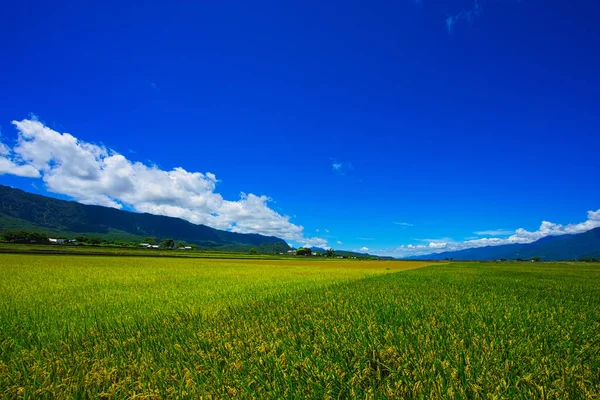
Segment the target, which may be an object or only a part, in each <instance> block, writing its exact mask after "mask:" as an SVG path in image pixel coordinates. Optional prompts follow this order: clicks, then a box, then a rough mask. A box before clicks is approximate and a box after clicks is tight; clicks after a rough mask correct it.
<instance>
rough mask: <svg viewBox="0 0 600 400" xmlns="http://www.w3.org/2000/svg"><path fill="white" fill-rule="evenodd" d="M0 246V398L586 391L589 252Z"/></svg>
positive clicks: (596, 376) (598, 275)
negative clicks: (183, 251) (443, 254)
mask: <svg viewBox="0 0 600 400" xmlns="http://www.w3.org/2000/svg"><path fill="white" fill-rule="evenodd" d="M427 265H428V264H427V263H426V262H395V261H331V260H330V261H312V260H304V259H300V260H298V259H290V260H285V261H282V260H213V259H180V258H172V259H168V258H136V257H127V258H120V257H86V256H41V255H14V254H5V255H0V396H4V397H8V398H13V397H27V398H31V397H35V398H40V397H47V398H57V397H62V398H64V397H80V398H83V397H90V398H97V397H105V398H111V397H115V398H128V397H136V396H140V397H142V396H144V397H145V398H165V397H180V398H186V397H200V396H206V397H229V396H240V397H256V398H299V397H309V398H327V397H332V398H338V397H360V398H365V397H378V396H379V397H381V396H385V397H390V398H406V397H423V398H442V397H443V398H453V397H457V398H464V397H473V398H478V397H487V398H494V397H497V398H499V397H504V398H513V397H520V398H531V397H548V398H552V397H568V398H598V396H600V350H599V349H600V265H598V264H567V263H562V264H546V263H544V264H529V263H527V264H520V263H503V264H493V263H453V264H433V265H430V266H427Z"/></svg>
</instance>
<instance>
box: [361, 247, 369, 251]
mask: <svg viewBox="0 0 600 400" xmlns="http://www.w3.org/2000/svg"><path fill="white" fill-rule="evenodd" d="M360 251H369V248H368V247H361V248H360Z"/></svg>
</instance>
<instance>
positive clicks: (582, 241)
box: [410, 228, 600, 261]
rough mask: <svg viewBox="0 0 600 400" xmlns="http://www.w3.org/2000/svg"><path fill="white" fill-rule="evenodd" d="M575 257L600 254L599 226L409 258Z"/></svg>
mask: <svg viewBox="0 0 600 400" xmlns="http://www.w3.org/2000/svg"><path fill="white" fill-rule="evenodd" d="M535 257H539V258H540V259H541V260H576V259H580V258H600V228H595V229H592V230H589V231H587V232H583V233H577V234H573V235H560V236H546V237H544V238H542V239H539V240H537V241H535V242H533V243H527V244H505V245H501V246H486V247H477V248H472V249H465V250H457V251H447V252H444V253H437V254H427V255H422V256H414V257H410V259H412V260H445V259H454V260H480V261H485V260H499V259H502V258H504V259H507V260H516V259H523V260H529V259H532V258H535Z"/></svg>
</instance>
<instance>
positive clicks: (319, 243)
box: [302, 237, 327, 249]
mask: <svg viewBox="0 0 600 400" xmlns="http://www.w3.org/2000/svg"><path fill="white" fill-rule="evenodd" d="M302 242H303V243H304V247H320V248H322V249H325V248H327V239H323V238H319V237H312V238H306V239H304V240H303V241H302Z"/></svg>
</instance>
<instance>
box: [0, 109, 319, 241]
mask: <svg viewBox="0 0 600 400" xmlns="http://www.w3.org/2000/svg"><path fill="white" fill-rule="evenodd" d="M12 123H13V125H14V126H15V127H16V129H17V134H18V137H17V143H16V145H15V146H14V147H12V148H10V147H9V146H7V145H6V144H4V143H1V142H0V174H10V175H17V176H22V177H29V178H40V179H41V180H42V181H43V182H44V184H45V188H46V190H47V191H49V192H52V193H58V194H62V195H66V196H69V197H71V198H73V199H74V200H76V201H78V202H80V203H83V204H95V205H101V206H107V207H114V208H119V209H120V208H129V209H133V210H135V211H139V212H148V213H151V214H158V215H166V216H170V217H178V218H182V219H185V220H187V221H190V222H192V223H195V224H204V225H208V226H210V227H213V228H217V229H224V230H229V231H232V232H240V233H260V234H263V235H272V236H277V237H280V238H283V239H286V240H294V241H300V242H303V241H307V242H313V243H319V244H321V245H326V242H327V241H326V240H324V239H320V238H306V237H304V235H303V227H302V226H300V225H296V224H294V223H292V222H290V217H289V216H286V215H281V214H279V213H278V212H276V211H274V210H273V209H271V208H270V207H269V202H270V201H271V199H270V198H269V197H268V196H265V195H255V194H252V193H244V192H242V193H241V194H240V198H239V199H238V200H226V199H224V198H223V197H222V196H221V195H220V194H219V193H217V191H216V188H217V183H218V179H217V177H216V176H215V174H213V173H210V172H206V173H201V172H190V171H187V170H186V169H184V168H182V167H176V168H173V169H171V170H163V169H161V168H159V167H158V166H156V165H147V164H144V163H141V162H137V161H131V160H129V159H127V158H126V157H125V156H124V155H122V154H119V153H118V152H116V151H114V150H111V149H110V148H107V147H105V146H103V145H98V144H93V143H88V142H84V141H81V140H79V139H77V138H76V137H75V136H73V135H71V134H69V133H59V132H57V131H55V130H53V129H51V128H49V127H47V126H45V125H44V124H43V123H41V122H40V121H38V120H37V119H35V118H31V119H24V120H22V121H13V122H12Z"/></svg>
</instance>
